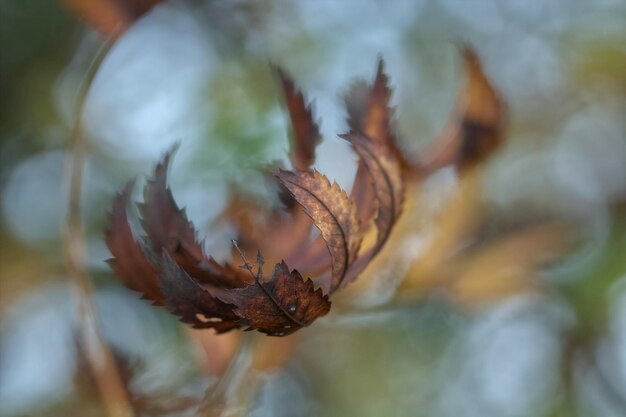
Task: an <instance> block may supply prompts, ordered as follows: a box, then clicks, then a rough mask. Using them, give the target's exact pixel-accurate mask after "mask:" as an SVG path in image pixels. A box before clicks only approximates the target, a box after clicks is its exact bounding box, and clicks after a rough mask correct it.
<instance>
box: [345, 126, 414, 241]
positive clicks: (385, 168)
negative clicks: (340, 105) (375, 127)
mask: <svg viewBox="0 0 626 417" xmlns="http://www.w3.org/2000/svg"><path fill="white" fill-rule="evenodd" d="M341 137H342V138H344V139H346V140H347V141H349V142H350V143H351V144H352V146H353V147H354V149H355V151H356V152H357V153H358V155H359V158H360V161H361V162H362V164H363V166H364V167H365V169H366V170H367V173H368V174H369V178H370V181H371V187H372V189H373V192H374V196H375V201H376V202H377V204H378V207H377V214H376V218H375V220H374V221H375V224H376V228H377V231H378V237H377V240H376V246H375V248H374V252H377V251H378V250H379V249H380V248H381V247H382V245H384V243H385V241H386V240H387V238H388V237H389V233H390V232H391V228H392V227H393V225H394V223H395V222H396V220H397V219H398V216H399V215H400V212H401V210H402V204H403V203H404V179H403V173H402V163H401V161H400V160H399V159H398V157H397V156H396V154H395V153H394V152H393V150H391V149H389V147H388V146H387V145H386V144H385V143H375V142H373V141H371V140H369V139H368V138H367V137H365V136H364V135H361V134H358V133H349V134H347V135H341Z"/></svg>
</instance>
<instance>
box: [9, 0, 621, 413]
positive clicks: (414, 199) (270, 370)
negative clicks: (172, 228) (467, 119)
mask: <svg viewBox="0 0 626 417" xmlns="http://www.w3.org/2000/svg"><path fill="white" fill-rule="evenodd" d="M157 3H158V4H157ZM107 39H108V40H109V41H111V40H114V41H115V42H114V43H113V45H112V48H111V49H110V51H109V52H108V53H107V55H106V57H105V58H104V60H103V61H102V63H101V64H100V66H99V67H98V70H97V73H96V75H95V78H94V79H93V82H92V83H91V85H90V87H89V90H88V94H87V96H86V99H85V103H84V107H83V110H82V122H83V126H84V131H85V132H86V135H85V137H86V139H87V143H88V156H87V160H86V169H85V174H84V176H83V178H82V187H83V193H82V199H81V202H82V205H81V207H82V221H83V224H84V227H85V233H86V246H87V251H88V254H89V258H88V266H89V272H90V274H91V278H92V280H93V285H94V289H93V301H94V304H95V306H96V308H97V312H98V315H99V320H100V324H101V330H102V333H103V337H104V339H105V340H106V343H107V344H108V346H110V348H111V350H112V352H113V353H114V355H115V357H116V358H117V361H118V367H119V368H120V373H121V374H122V375H123V378H124V382H125V386H126V389H128V391H129V393H130V394H129V396H130V398H131V400H132V402H133V407H134V408H135V410H137V415H194V411H193V404H194V403H196V402H197V401H199V400H200V398H202V396H203V395H204V394H203V393H204V391H205V390H206V389H207V388H210V387H211V386H213V385H214V384H216V381H218V380H219V378H220V375H222V374H223V372H224V369H225V368H226V366H227V364H228V361H229V360H230V358H231V357H232V355H233V352H234V348H235V346H236V345H237V343H238V338H239V337H240V335H239V334H238V333H233V334H228V335H224V336H212V331H211V330H208V331H203V332H198V331H190V330H187V329H184V328H182V327H181V326H180V325H179V323H178V322H177V320H176V318H175V317H173V316H171V315H170V314H168V313H167V312H166V311H164V310H162V309H157V308H153V307H151V306H150V305H149V304H148V303H146V302H144V301H141V300H139V299H138V297H137V295H136V294H134V293H132V292H131V291H129V290H127V289H125V288H124V287H123V286H122V285H121V284H120V283H119V282H118V281H117V280H116V279H115V277H114V276H113V274H112V272H111V270H110V269H109V268H108V266H107V265H106V263H105V262H104V261H105V260H106V259H107V258H108V257H109V253H108V250H107V248H106V245H105V244H104V240H103V233H104V227H105V226H104V225H105V219H106V213H107V211H108V210H109V209H110V206H111V201H112V198H113V195H114V193H115V192H116V191H117V190H119V189H120V188H121V186H122V185H123V184H124V183H125V182H126V181H127V180H128V179H130V178H134V177H136V178H138V181H139V182H140V183H141V182H142V181H144V180H145V177H146V175H147V174H149V172H150V170H151V169H152V166H153V165H154V164H155V162H156V161H157V159H158V158H159V156H160V155H161V154H162V153H163V152H164V151H165V150H167V149H169V148H170V147H171V146H172V145H173V144H174V143H179V144H180V148H179V149H178V151H177V153H176V158H175V160H174V163H173V166H172V169H171V175H170V184H171V187H172V189H173V193H174V196H175V197H176V199H177V201H178V202H179V205H180V206H185V207H186V208H187V213H188V216H189V217H190V218H191V219H192V220H193V222H194V224H195V225H196V227H197V228H198V229H199V230H200V233H201V235H202V236H206V237H207V238H206V241H205V248H206V250H207V251H208V253H210V254H211V255H213V256H215V257H216V258H217V259H220V260H223V259H225V257H227V256H228V255H229V253H230V239H232V238H233V237H235V235H236V231H235V229H234V226H233V225H232V224H229V223H228V222H227V221H222V220H223V212H224V210H225V209H226V207H228V202H229V199H230V197H232V196H233V195H234V193H235V191H234V190H237V192H242V191H243V192H245V193H246V194H247V195H252V196H256V198H258V199H259V200H261V201H265V203H266V204H267V205H269V206H271V205H272V204H274V203H275V202H273V201H270V200H271V195H272V194H271V192H268V190H269V188H268V186H267V183H266V180H265V177H264V176H263V175H261V174H259V169H261V168H263V167H265V166H267V165H268V164H271V163H273V162H275V161H283V163H284V164H286V165H288V159H287V151H288V148H289V145H288V135H289V129H290V127H289V123H288V120H289V118H288V116H287V114H286V113H285V110H284V108H283V105H282V102H281V92H280V89H279V85H278V83H277V82H276V78H275V76H274V75H273V73H272V71H271V67H270V64H275V65H279V66H281V67H282V68H284V69H285V70H286V71H287V72H288V73H289V74H291V76H292V78H293V79H294V80H295V82H296V83H297V85H299V86H300V88H301V89H302V90H303V91H304V93H305V95H306V97H307V99H308V100H310V101H311V102H313V109H314V112H315V115H316V118H317V119H318V120H319V121H320V127H321V131H322V134H323V136H324V141H323V143H322V144H321V145H320V146H319V147H318V150H317V161H316V164H315V167H316V168H317V169H318V170H320V171H321V172H324V173H325V174H327V175H328V176H329V177H330V178H333V179H336V180H337V181H338V182H339V183H340V184H341V185H342V186H343V187H344V188H346V189H350V187H351V184H352V181H353V178H354V173H355V167H356V164H355V161H356V158H355V156H354V155H353V153H352V151H351V150H350V147H349V146H348V145H347V144H346V143H344V142H343V141H341V140H340V139H338V138H337V134H338V133H342V132H344V131H346V130H347V124H346V121H345V119H346V112H345V109H344V106H343V101H342V95H343V94H344V93H345V92H346V91H347V90H348V89H349V87H350V85H351V84H352V83H354V82H355V81H357V80H359V79H365V80H368V81H369V80H371V79H372V78H373V76H374V74H375V69H376V62H377V59H378V58H379V57H382V58H384V60H385V64H386V70H387V73H388V74H389V76H390V80H391V86H392V88H393V96H392V99H391V100H392V104H393V105H394V106H395V108H396V111H395V122H396V124H395V126H396V131H397V132H398V136H399V137H400V141H401V145H402V147H403V149H404V150H405V152H406V154H407V156H408V157H409V158H413V159H415V158H418V155H419V153H420V150H421V149H424V147H425V146H427V145H428V144H429V143H431V142H432V141H433V140H435V138H437V137H438V136H439V134H440V132H442V130H443V129H444V127H445V126H446V123H448V121H449V120H450V114H451V112H452V111H453V108H454V106H455V102H456V99H457V94H458V91H459V89H460V88H461V86H462V83H463V74H464V67H463V58H462V54H461V53H460V48H459V46H460V45H463V44H464V45H469V46H470V47H472V48H473V49H474V50H475V51H476V53H477V55H478V56H479V58H480V60H481V62H482V64H483V67H484V71H485V74H486V76H487V78H488V79H489V80H490V81H491V83H492V85H493V87H494V88H495V89H496V90H497V91H498V92H499V93H500V95H501V97H502V99H503V100H504V101H505V102H506V104H507V108H508V115H509V117H508V125H507V131H506V136H505V139H504V142H503V144H502V145H501V146H500V147H499V148H498V149H497V151H496V152H494V153H493V154H492V155H490V157H489V159H488V160H486V161H484V162H483V163H482V164H481V165H480V166H479V167H477V168H476V169H475V170H474V171H473V172H472V174H471V175H461V174H459V173H458V172H456V171H455V170H454V169H452V168H443V169H441V170H438V171H437V172H434V173H433V174H432V175H431V176H430V177H429V178H428V179H427V180H425V181H424V182H423V183H420V184H419V185H416V186H413V187H411V188H410V198H409V200H410V201H409V202H408V203H407V206H406V207H405V214H406V216H405V217H406V218H405V219H404V223H403V227H402V229H401V231H400V232H397V233H396V235H395V236H393V237H392V240H391V242H390V244H389V245H388V247H387V249H386V250H385V252H384V253H382V254H381V255H380V257H379V259H377V261H376V262H375V265H373V266H372V268H369V269H368V270H367V271H366V272H365V273H364V276H363V277H362V279H360V280H359V282H357V283H356V284H354V286H351V287H349V288H348V289H347V291H346V292H345V293H344V294H342V295H341V296H339V297H338V299H337V300H333V310H332V311H331V313H330V314H329V315H328V316H327V317H325V318H323V319H321V320H318V321H317V322H315V323H314V324H313V325H312V326H311V327H310V328H307V329H304V330H302V331H301V332H299V333H298V335H297V336H293V337H289V338H285V339H273V338H267V337H265V338H262V339H260V340H259V341H257V344H256V346H257V353H256V355H257V356H256V359H255V361H254V362H253V364H252V365H251V367H250V369H249V370H248V371H246V372H247V373H248V376H249V378H245V380H244V381H243V382H241V383H240V385H241V386H239V389H238V390H237V392H236V393H231V394H232V397H233V399H232V401H231V399H229V398H227V400H228V401H227V402H229V403H232V404H234V405H233V406H232V407H231V409H230V410H231V411H230V412H231V414H228V415H250V416H255V417H261V416H285V417H287V416H320V415H324V416H355V415H359V416H430V417H435V416H436V417H446V416H450V417H452V416H454V417H460V416H463V417H473V416H476V417H479V416H480V417H483V416H494V417H500V416H502V417H522V416H524V417H525V416H528V417H530V416H533V417H534V416H537V417H549V416H550V417H557V416H563V417H564V416H607V417H611V416H624V415H626V210H625V209H626V205H625V204H624V201H625V197H626V121H625V120H626V118H625V115H626V113H625V111H626V2H625V1H623V0H541V1H540V0H524V1H521V0H506V1H499V0H482V1H454V0H440V1H435V0H410V1H409V0H406V1H401V0H398V1H382V0H346V1H342V2H337V1H332V0H324V1H320V0H318V1H309V0H305V1H295V0H263V1H256V2H252V1H243V0H229V1H226V0H223V1H221V0H213V1H211V0H206V1H202V0H195V1H191V0H190V1H163V2H157V1H143V2H142V1H138V0H135V1H132V0H129V1H123V0H100V1H80V0H67V1H62V2H55V1H44V0H32V1H28V2H24V1H19V0H3V1H2V2H1V3H0V215H1V222H0V415H2V416H47V417H50V416H68V415H80V416H104V415H106V412H105V410H104V408H103V407H102V404H101V401H100V398H99V394H98V391H97V389H96V388H95V386H94V383H93V378H92V376H91V375H90V374H89V371H88V367H87V366H86V365H85V360H86V359H85V355H84V354H83V352H82V351H81V349H80V348H79V346H78V344H77V341H76V330H75V324H76V322H77V321H76V318H75V317H76V313H75V310H76V308H75V307H74V306H75V301H74V299H75V297H74V295H73V292H72V291H71V288H70V285H69V281H68V273H67V268H66V266H65V264H64V257H63V251H62V242H61V240H62V233H61V230H62V223H63V222H64V221H65V220H64V219H65V217H66V214H67V209H68V198H69V196H68V187H67V174H68V173H67V171H68V163H69V158H70V157H71V154H70V152H71V150H70V149H71V148H70V132H71V130H72V126H73V124H74V122H75V118H76V113H75V111H74V109H75V106H76V101H77V97H78V91H79V85H80V83H81V80H82V79H83V78H84V76H85V74H86V73H87V72H88V68H89V65H90V63H91V62H92V61H93V59H94V56H96V53H97V51H98V49H99V48H100V47H101V46H102V44H103V42H106V40H107ZM136 188H137V190H136V191H137V193H136V195H135V200H141V193H140V190H139V188H141V187H136ZM207 333H208V334H207ZM242 393H243V394H242ZM231 394H229V395H231ZM232 404H231V405H232Z"/></svg>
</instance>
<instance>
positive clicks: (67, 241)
mask: <svg viewBox="0 0 626 417" xmlns="http://www.w3.org/2000/svg"><path fill="white" fill-rule="evenodd" d="M113 43H114V39H113V38H109V39H107V40H106V41H105V42H104V43H103V45H102V46H101V47H100V49H99V50H98V51H97V52H96V55H95V56H94V58H93V60H92V61H91V63H90V65H89V68H88V69H87V72H86V74H85V76H84V77H83V79H82V80H81V83H80V85H79V87H78V97H77V100H76V106H75V109H74V126H73V128H72V133H71V136H70V144H69V151H70V153H71V157H70V162H69V164H68V171H67V187H68V191H69V195H68V212H67V218H66V220H65V223H64V225H63V250H64V255H65V262H66V266H67V270H68V276H69V278H70V280H71V285H72V289H73V291H74V294H75V302H76V308H77V327H78V328H77V335H78V338H79V343H80V344H81V346H82V348H83V349H84V351H85V355H86V358H87V363H88V365H89V367H90V368H91V373H92V375H93V376H94V379H95V382H96V385H97V388H98V391H99V393H100V397H101V398H102V402H103V405H104V407H105V409H106V412H107V414H108V416H109V417H132V416H133V415H134V412H133V408H132V406H131V404H130V400H129V398H128V391H127V389H126V386H125V384H124V381H123V379H122V377H121V375H120V372H119V370H118V368H117V364H116V363H115V358H114V356H113V354H112V352H111V350H110V349H109V347H108V346H107V344H106V342H105V341H104V340H103V338H102V335H101V332H100V327H99V320H98V315H97V313H96V309H95V307H94V305H93V301H92V292H93V291H92V284H91V278H90V276H89V272H88V268H87V259H88V255H87V251H86V242H85V234H84V230H83V225H82V219H81V207H80V199H81V192H82V182H83V174H84V170H85V160H86V157H87V143H86V140H85V137H84V135H83V132H82V123H81V120H82V111H83V107H84V103H85V98H86V97H87V93H88V92H89V88H90V86H91V84H92V82H93V79H94V78H95V76H96V74H97V73H98V69H99V68H100V65H101V63H102V61H103V60H104V58H105V57H106V55H107V53H108V52H109V50H110V49H111V47H112V46H113Z"/></svg>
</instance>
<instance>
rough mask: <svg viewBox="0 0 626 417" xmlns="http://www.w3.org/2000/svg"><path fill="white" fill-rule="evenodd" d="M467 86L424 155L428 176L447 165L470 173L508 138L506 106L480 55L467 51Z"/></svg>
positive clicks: (422, 162)
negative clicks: (506, 136) (488, 77)
mask: <svg viewBox="0 0 626 417" xmlns="http://www.w3.org/2000/svg"><path fill="white" fill-rule="evenodd" d="M463 57H464V62H465V72H466V75H465V84H464V86H463V88H462V89H461V92H460V94H459V97H458V99H457V104H456V108H455V110H454V112H453V114H452V116H451V118H450V121H449V122H448V124H447V125H446V126H445V128H444V131H443V133H442V134H441V136H440V137H439V138H437V139H436V140H435V141H434V142H433V144H431V145H429V146H428V147H426V149H424V150H423V151H422V152H420V155H419V159H420V165H419V166H418V167H417V171H419V172H420V173H421V175H424V174H426V173H430V172H432V171H434V170H436V169H438V168H441V167H443V166H447V165H454V166H456V167H457V168H458V169H459V170H466V169H468V168H471V167H473V166H476V165H477V164H479V163H480V162H482V161H484V160H485V158H487V157H488V156H489V155H490V154H491V153H492V152H493V151H494V150H495V149H497V147H498V146H499V145H500V144H501V143H502V141H503V138H504V128H505V125H506V106H505V105H504V103H503V101H502V99H501V98H500V96H499V95H498V93H497V92H496V90H495V89H494V88H493V86H492V85H491V83H490V82H489V80H488V79H487V77H486V76H485V73H484V71H483V69H482V66H481V64H480V61H479V59H478V56H477V55H476V53H474V52H473V51H472V50H471V49H469V48H465V49H464V51H463Z"/></svg>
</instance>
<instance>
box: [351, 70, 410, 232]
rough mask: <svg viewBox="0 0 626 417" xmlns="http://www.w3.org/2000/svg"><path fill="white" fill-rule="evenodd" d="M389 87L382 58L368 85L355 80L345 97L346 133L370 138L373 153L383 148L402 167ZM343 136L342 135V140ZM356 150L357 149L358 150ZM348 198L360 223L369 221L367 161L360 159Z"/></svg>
mask: <svg viewBox="0 0 626 417" xmlns="http://www.w3.org/2000/svg"><path fill="white" fill-rule="evenodd" d="M390 99H391V89H390V87H389V78H388V77H387V75H386V74H385V71H384V63H383V61H382V59H381V60H380V61H379V62H378V68H377V70H376V76H375V78H374V82H373V83H372V85H371V86H368V85H367V84H366V83H363V82H358V83H357V84H355V85H354V86H353V87H352V89H351V90H350V92H349V93H348V94H347V95H346V97H345V99H344V100H345V104H346V109H347V112H348V125H349V126H350V129H351V131H350V133H349V134H348V135H350V137H351V136H354V134H360V135H362V136H364V137H366V138H368V140H369V141H371V142H372V143H373V144H374V145H375V147H376V150H375V152H374V155H375V156H376V157H378V152H379V151H383V152H385V153H387V154H393V155H394V158H395V159H396V160H397V161H398V162H399V164H400V169H401V170H404V169H405V166H406V165H407V162H406V161H405V159H404V157H403V156H402V154H401V152H400V150H399V149H398V147H397V144H396V138H395V137H394V135H393V132H392V120H391V119H392V113H393V112H392V109H391V107H390V104H389V101H390ZM345 136H346V135H342V137H344V139H345V138H346V137H345ZM357 152H358V150H357ZM351 197H352V198H353V199H354V200H355V203H356V206H357V207H358V208H359V218H360V219H361V221H362V222H364V223H365V222H368V221H370V220H371V218H372V217H373V216H374V214H375V213H376V204H377V203H376V197H375V189H374V188H372V177H371V175H368V168H367V165H366V160H364V159H363V158H362V157H361V158H360V159H359V165H358V168H357V172H356V176H355V179H354V185H353V187H352V192H351Z"/></svg>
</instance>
